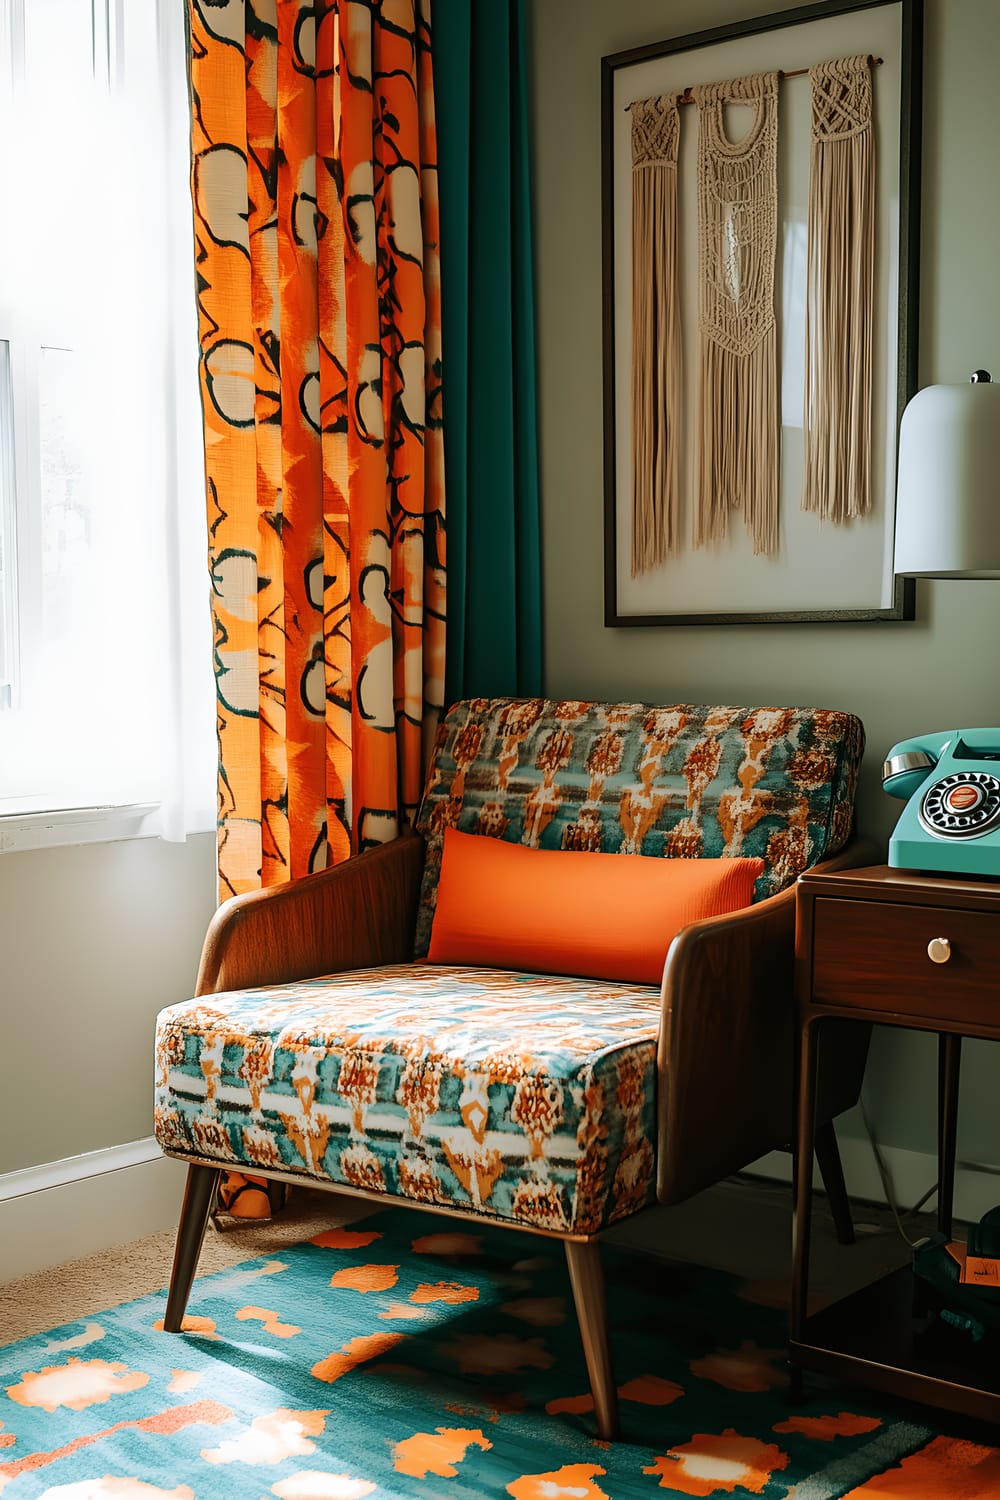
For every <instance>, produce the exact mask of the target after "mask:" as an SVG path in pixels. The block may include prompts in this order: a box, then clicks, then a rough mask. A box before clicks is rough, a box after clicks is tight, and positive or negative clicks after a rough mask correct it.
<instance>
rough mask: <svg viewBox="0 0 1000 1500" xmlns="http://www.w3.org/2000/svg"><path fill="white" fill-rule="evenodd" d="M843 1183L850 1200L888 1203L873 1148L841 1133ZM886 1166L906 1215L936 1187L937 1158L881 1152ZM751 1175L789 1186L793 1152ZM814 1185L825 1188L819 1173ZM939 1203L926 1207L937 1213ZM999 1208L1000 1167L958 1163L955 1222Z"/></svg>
mask: <svg viewBox="0 0 1000 1500" xmlns="http://www.w3.org/2000/svg"><path fill="white" fill-rule="evenodd" d="M837 1141H838V1144H839V1146H840V1158H841V1161H842V1162H843V1165H844V1180H845V1182H846V1183H847V1191H848V1194H849V1196H850V1197H851V1198H854V1199H860V1200H861V1201H863V1202H867V1203H878V1204H884V1203H886V1201H887V1199H886V1192H885V1188H884V1187H883V1185H882V1179H881V1177H880V1176H879V1171H878V1167H877V1166H876V1163H875V1156H874V1153H873V1151H872V1148H871V1143H870V1142H869V1141H868V1140H866V1139H864V1138H862V1137H860V1136H856V1135H848V1134H847V1133H846V1132H845V1131H840V1132H839V1133H838V1136H837ZM879 1151H880V1152H881V1154H882V1160H883V1161H884V1162H885V1165H886V1167H887V1168H888V1170H889V1174H890V1177H891V1180H892V1188H893V1194H894V1196H895V1199H896V1207H897V1209H898V1210H899V1211H900V1212H904V1211H905V1210H906V1209H908V1208H910V1207H911V1205H913V1204H914V1203H916V1202H917V1201H918V1200H919V1199H920V1198H922V1197H923V1195H924V1194H925V1193H926V1191H927V1189H928V1188H929V1187H931V1186H932V1184H934V1183H936V1182H937V1176H938V1170H937V1157H936V1156H931V1155H929V1154H928V1153H927V1152H924V1151H907V1150H905V1149H904V1148H903V1147H901V1146H879ZM746 1170H747V1173H748V1174H749V1175H750V1176H752V1177H766V1178H769V1179H770V1180H772V1181H775V1182H791V1180H792V1156H791V1152H789V1151H772V1152H771V1153H770V1155H768V1156H764V1157H761V1159H760V1160H759V1161H755V1162H754V1163H753V1164H752V1165H751V1166H749V1167H747V1169H746ZM813 1180H814V1182H815V1183H816V1185H817V1186H820V1185H821V1181H820V1177H819V1173H818V1171H817V1172H816V1173H814V1179H813ZM935 1203H936V1199H935V1198H931V1199H929V1201H928V1204H927V1207H928V1208H929V1209H933V1208H934V1206H935ZM998 1203H1000V1167H995V1166H991V1165H989V1164H987V1163H985V1162H983V1163H980V1162H961V1161H960V1162H958V1163H957V1164H956V1168H955V1217H956V1218H957V1219H964V1220H966V1221H968V1222H975V1221H976V1220H978V1219H981V1218H982V1216H983V1214H984V1213H986V1211H987V1209H990V1208H994V1207H995V1206H996V1205H997V1204H998Z"/></svg>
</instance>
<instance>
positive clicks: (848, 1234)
mask: <svg viewBox="0 0 1000 1500" xmlns="http://www.w3.org/2000/svg"><path fill="white" fill-rule="evenodd" d="M815 1150H816V1161H817V1163H818V1164H819V1170H820V1176H821V1177H822V1179H823V1186H824V1187H825V1188H826V1196H827V1200H828V1202H829V1204H830V1212H831V1213H832V1215H833V1227H834V1229H835V1230H836V1232H837V1239H838V1241H839V1243H840V1244H841V1245H853V1244H854V1220H853V1219H852V1217H851V1201H850V1199H849V1198H848V1196H847V1184H846V1182H845V1181H844V1168H843V1164H842V1163H841V1160H840V1148H839V1147H838V1145H837V1132H836V1131H835V1130H834V1128H833V1121H832V1120H826V1121H825V1122H824V1123H823V1124H822V1125H817V1126H816V1142H815Z"/></svg>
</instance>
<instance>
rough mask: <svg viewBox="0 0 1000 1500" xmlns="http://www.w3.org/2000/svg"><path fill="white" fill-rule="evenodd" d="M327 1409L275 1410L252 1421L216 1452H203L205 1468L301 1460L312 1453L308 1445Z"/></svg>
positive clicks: (322, 1424) (313, 1449)
mask: <svg viewBox="0 0 1000 1500" xmlns="http://www.w3.org/2000/svg"><path fill="white" fill-rule="evenodd" d="M329 1415H330V1410H329V1408H328V1407H327V1408H325V1409H323V1410H321V1411H290V1410H289V1409H288V1408H287V1407H278V1409H277V1411H271V1412H266V1413H265V1414H264V1415H263V1416H260V1417H254V1419H253V1421H252V1422H251V1423H250V1425H249V1427H246V1428H244V1430H243V1431H242V1432H240V1433H238V1434H237V1435H236V1437H232V1438H227V1439H226V1441H225V1442H223V1443H220V1444H219V1446H218V1447H217V1448H203V1449H202V1451H201V1456H202V1458H203V1459H204V1460H205V1462H206V1463H209V1464H236V1463H240V1464H280V1463H283V1462H284V1460H285V1459H286V1458H305V1457H306V1456H307V1455H308V1454H310V1453H315V1452H316V1444H315V1443H314V1442H313V1441H312V1440H313V1438H314V1437H316V1436H317V1435H318V1434H319V1433H321V1432H322V1431H323V1428H324V1427H325V1426H326V1419H327V1417H328V1416H329Z"/></svg>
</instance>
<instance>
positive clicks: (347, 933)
mask: <svg viewBox="0 0 1000 1500" xmlns="http://www.w3.org/2000/svg"><path fill="white" fill-rule="evenodd" d="M423 866H424V841H423V839H422V838H421V837H420V836H419V834H415V833H410V834H404V835H403V836H402V837H400V838H398V839H394V840H393V841H392V842H391V843H389V844H380V845H378V847H377V848H374V849H368V850H366V851H365V852H364V853H363V854H357V855H354V856H353V857H352V858H351V859H347V860H345V861H344V862H343V863H342V864H339V865H334V866H333V867H332V868H331V869H329V870H321V871H319V872H318V873H317V874H315V875H304V876H302V877H301V878H300V879H298V880H291V881H289V882H288V884H287V885H279V886H271V887H269V888H268V889H267V890H262V891H250V892H248V893H247V894H246V895H243V896H233V897H231V898H230V900H228V901H226V902H225V903H224V904H223V905H222V906H220V907H219V910H218V911H217V912H216V914H215V916H214V918H213V919H212V923H211V925H210V927H209V929H208V934H207V936H206V938H205V945H204V948H203V949H202V954H201V966H200V968H199V970H198V985H197V989H196V991H195V993H196V994H198V995H208V994H213V993H216V992H218V991H220V990H235V989H244V988H247V987H250V986H253V985H264V984H285V983H287V982H288V981H291V980H295V979H311V978H314V977H316V976H317V975H320V974H333V973H336V972H338V971H340V970H346V969H364V968H369V967H371V966H372V965H375V964H391V963H405V962H407V961H408V960H409V959H410V958H412V956H413V932H414V926H415V923H416V912H417V899H418V896H419V892H420V876H421V872H422V870H423Z"/></svg>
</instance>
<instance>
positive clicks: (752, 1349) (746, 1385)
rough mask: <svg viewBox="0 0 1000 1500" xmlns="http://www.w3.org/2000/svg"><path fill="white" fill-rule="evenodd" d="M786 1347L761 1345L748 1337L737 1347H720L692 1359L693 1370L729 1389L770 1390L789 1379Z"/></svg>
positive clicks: (695, 1373)
mask: <svg viewBox="0 0 1000 1500" xmlns="http://www.w3.org/2000/svg"><path fill="white" fill-rule="evenodd" d="M785 1359H786V1354H785V1351H784V1349H758V1348H757V1346H756V1344H752V1343H750V1342H748V1341H745V1342H744V1343H742V1344H741V1345H740V1347H739V1348H738V1349H717V1350H715V1351H714V1353H712V1354H709V1355H707V1356H706V1357H705V1358H704V1359H696V1360H692V1362H691V1374H692V1375H696V1376H698V1378H699V1379H700V1380H713V1381H714V1382H715V1384H716V1385H721V1386H723V1387H724V1388H725V1389H726V1390H727V1391H769V1390H772V1389H773V1388H774V1387H776V1386H780V1385H784V1384H785V1383H786V1381H787V1379H788V1373H787V1370H786V1369H785V1368H784V1363H785Z"/></svg>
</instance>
